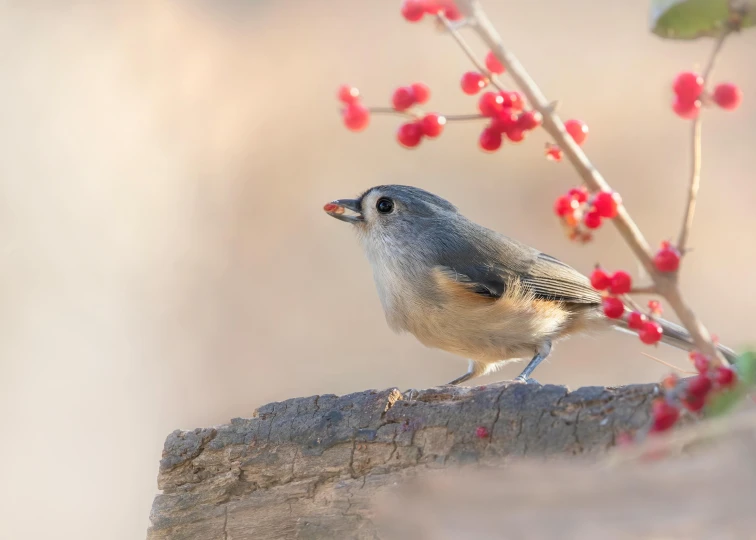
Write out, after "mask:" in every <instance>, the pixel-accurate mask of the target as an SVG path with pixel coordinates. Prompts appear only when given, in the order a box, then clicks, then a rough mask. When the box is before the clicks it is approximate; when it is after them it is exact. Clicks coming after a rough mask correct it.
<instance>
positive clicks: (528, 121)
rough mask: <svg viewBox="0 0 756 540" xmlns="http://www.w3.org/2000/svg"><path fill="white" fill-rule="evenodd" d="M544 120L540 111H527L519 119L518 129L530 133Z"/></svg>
mask: <svg viewBox="0 0 756 540" xmlns="http://www.w3.org/2000/svg"><path fill="white" fill-rule="evenodd" d="M542 120H543V117H542V116H541V113H539V112H538V111H525V112H523V113H521V114H520V116H518V117H517V127H518V128H520V129H522V130H525V131H530V130H532V129H535V128H537V127H538V126H540V125H541V121H542Z"/></svg>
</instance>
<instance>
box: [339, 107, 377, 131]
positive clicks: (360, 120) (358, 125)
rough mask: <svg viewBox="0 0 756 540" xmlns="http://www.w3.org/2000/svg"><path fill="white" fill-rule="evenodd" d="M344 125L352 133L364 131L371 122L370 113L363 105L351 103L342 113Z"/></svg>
mask: <svg viewBox="0 0 756 540" xmlns="http://www.w3.org/2000/svg"><path fill="white" fill-rule="evenodd" d="M342 118H343V120H344V125H345V126H346V127H347V129H349V130H351V131H362V130H363V129H365V128H366V127H367V125H368V123H369V122H370V111H369V110H368V108H367V107H365V106H364V105H362V104H361V103H351V104H349V105H347V107H346V109H344V111H343V112H342Z"/></svg>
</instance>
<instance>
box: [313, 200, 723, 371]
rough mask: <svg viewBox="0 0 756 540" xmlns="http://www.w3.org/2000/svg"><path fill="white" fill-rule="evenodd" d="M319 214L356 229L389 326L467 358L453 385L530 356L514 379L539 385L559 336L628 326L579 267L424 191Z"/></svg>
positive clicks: (676, 333)
mask: <svg viewBox="0 0 756 540" xmlns="http://www.w3.org/2000/svg"><path fill="white" fill-rule="evenodd" d="M324 210H325V211H326V213H328V214H329V215H331V216H333V217H335V218H336V219H339V220H341V221H346V222H347V223H351V224H352V225H354V227H355V230H356V231H357V234H358V236H359V239H360V241H361V243H362V246H363V248H364V250H365V253H366V255H367V258H368V260H369V261H370V265H371V266H372V269H373V276H374V279H375V284H376V287H377V289H378V296H379V297H380V299H381V304H382V305H383V310H384V313H385V315H386V320H387V322H388V324H389V326H390V327H391V329H392V330H394V331H395V332H410V333H412V334H413V335H414V336H415V337H416V338H417V339H418V340H419V341H420V342H421V343H423V344H424V345H426V346H428V347H432V348H438V349H442V350H445V351H448V352H451V353H454V354H457V355H460V356H462V357H465V358H467V359H468V360H469V367H468V369H467V373H465V374H464V375H462V376H460V377H458V378H456V379H454V380H453V381H451V382H450V383H449V384H460V383H462V382H465V381H468V380H470V379H472V378H474V377H479V376H481V375H485V374H487V373H491V372H493V371H495V370H497V369H498V368H500V367H501V366H503V365H505V364H507V363H509V362H512V361H516V360H522V359H528V358H529V359H530V362H529V363H528V364H527V366H526V367H525V369H524V370H523V371H522V373H521V374H520V375H519V376H518V377H517V380H519V381H521V382H532V383H535V382H536V381H534V380H533V379H531V378H530V375H531V374H532V373H533V371H534V370H535V369H536V367H538V364H540V363H541V362H542V361H543V360H544V359H545V358H546V357H547V356H548V355H549V352H550V351H551V346H552V343H554V342H555V341H557V340H559V339H561V338H564V337H567V336H569V335H571V334H576V333H581V332H590V331H595V330H601V329H605V328H611V327H615V328H617V329H619V330H624V331H626V332H632V331H631V330H629V329H628V328H627V322H626V321H624V320H623V319H608V318H607V317H606V316H604V314H603V311H602V307H601V295H600V294H599V293H598V292H597V291H596V290H595V289H594V288H593V287H592V286H591V283H590V280H589V279H588V278H587V277H585V276H584V275H582V274H581V273H579V272H578V271H577V270H575V269H573V268H571V267H570V266H568V265H566V264H564V263H563V262H561V261H559V260H557V259H555V258H554V257H551V256H549V255H546V254H545V253H541V252H540V251H538V250H537V249H534V248H532V247H529V246H527V245H524V244H522V243H520V242H517V241H516V240H513V239H511V238H508V237H506V236H503V235H501V234H499V233H497V232H495V231H492V230H490V229H487V228H485V227H483V226H481V225H478V224H477V223H474V222H472V221H470V220H469V219H467V218H466V217H465V216H463V215H462V214H460V213H459V212H458V211H457V208H456V207H455V206H454V205H452V204H451V203H449V202H448V201H446V200H445V199H442V198H441V197H439V196H437V195H434V194H432V193H429V192H427V191H424V190H422V189H419V188H416V187H411V186H401V185H386V186H376V187H373V188H370V189H368V190H367V191H366V192H365V193H363V194H362V195H361V196H360V197H359V198H357V199H340V200H336V201H333V202H330V203H328V204H326V205H325V206H324ZM347 210H348V211H350V213H347ZM659 323H660V324H661V326H662V329H663V332H664V334H663V337H662V341H664V342H666V343H668V344H671V345H673V346H675V347H678V348H680V349H684V350H691V349H692V348H693V344H692V341H691V339H690V335H689V334H688V333H687V332H686V331H685V329H683V328H681V327H679V326H677V325H674V324H672V323H670V322H667V321H659ZM719 349H720V350H721V351H722V354H723V355H724V356H725V357H727V358H728V359H730V360H732V359H734V358H735V353H734V352H733V351H732V350H730V349H728V348H726V347H722V346H720V347H719Z"/></svg>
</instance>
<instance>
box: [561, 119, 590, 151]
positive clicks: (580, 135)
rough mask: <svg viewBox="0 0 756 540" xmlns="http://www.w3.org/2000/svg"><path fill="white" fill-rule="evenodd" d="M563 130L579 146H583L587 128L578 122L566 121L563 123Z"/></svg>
mask: <svg viewBox="0 0 756 540" xmlns="http://www.w3.org/2000/svg"><path fill="white" fill-rule="evenodd" d="M564 129H566V130H567V133H569V134H570V136H571V137H572V138H573V139H575V142H576V143H578V144H579V145H580V144H583V142H585V138H586V137H587V136H588V126H587V125H585V124H584V123H583V122H581V121H580V120H574V119H573V120H567V121H566V122H565V123H564Z"/></svg>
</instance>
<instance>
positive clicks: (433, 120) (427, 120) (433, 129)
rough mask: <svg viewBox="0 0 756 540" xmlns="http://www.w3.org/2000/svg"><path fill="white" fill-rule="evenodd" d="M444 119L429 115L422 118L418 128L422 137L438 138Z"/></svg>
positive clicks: (444, 123) (432, 114)
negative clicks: (420, 129)
mask: <svg viewBox="0 0 756 540" xmlns="http://www.w3.org/2000/svg"><path fill="white" fill-rule="evenodd" d="M445 125H446V117H445V116H441V115H439V114H435V113H430V114H426V115H425V116H423V118H422V120H420V126H421V127H422V128H423V135H425V136H426V137H431V138H433V137H438V136H439V135H441V132H442V131H443V130H444V126H445Z"/></svg>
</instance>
